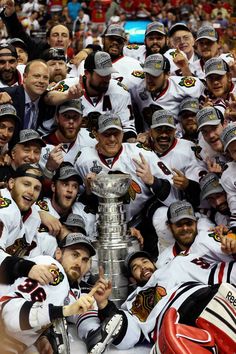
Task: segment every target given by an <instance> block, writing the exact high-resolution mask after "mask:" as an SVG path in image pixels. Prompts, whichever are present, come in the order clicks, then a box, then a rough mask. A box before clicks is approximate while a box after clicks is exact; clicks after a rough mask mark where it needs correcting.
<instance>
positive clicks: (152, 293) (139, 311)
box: [131, 286, 166, 322]
mask: <svg viewBox="0 0 236 354" xmlns="http://www.w3.org/2000/svg"><path fill="white" fill-rule="evenodd" d="M164 296H166V289H165V288H163V287H162V286H156V287H153V288H148V289H146V290H143V291H140V293H139V294H138V295H137V296H136V298H135V300H134V301H133V303H132V308H131V313H132V314H133V315H134V316H136V317H138V319H139V321H141V322H145V321H146V319H147V318H148V316H149V314H150V312H151V311H152V309H153V308H154V307H155V305H156V304H157V303H158V302H159V301H160V300H161V299H162V298H163V297H164Z"/></svg>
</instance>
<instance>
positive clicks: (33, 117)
mask: <svg viewBox="0 0 236 354" xmlns="http://www.w3.org/2000/svg"><path fill="white" fill-rule="evenodd" d="M48 84H49V70H48V66H47V65H46V63H45V62H44V61H42V60H33V61H31V62H29V63H28V64H27V65H26V67H25V71H24V74H23V84H22V85H20V86H13V87H4V88H2V89H0V92H4V94H3V95H2V96H1V97H0V104H2V103H12V104H13V106H14V107H15V109H16V111H17V115H18V116H19V118H20V120H21V129H35V130H36V129H39V127H40V126H42V122H43V121H44V120H45V117H49V116H50V114H49V111H48V110H47V108H48V107H47V106H46V105H45V103H44V100H43V97H44V94H45V93H46V90H47V87H48ZM6 93H7V94H8V95H9V96H8V95H7V94H6Z"/></svg>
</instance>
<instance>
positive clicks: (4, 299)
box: [0, 296, 15, 302]
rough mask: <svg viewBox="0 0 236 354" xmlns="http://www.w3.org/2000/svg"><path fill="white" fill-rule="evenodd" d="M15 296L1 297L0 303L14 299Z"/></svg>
mask: <svg viewBox="0 0 236 354" xmlns="http://www.w3.org/2000/svg"><path fill="white" fill-rule="evenodd" d="M14 298H15V296H1V297H0V302H5V301H8V300H10V299H14Z"/></svg>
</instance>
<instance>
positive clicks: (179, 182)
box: [172, 168, 189, 190]
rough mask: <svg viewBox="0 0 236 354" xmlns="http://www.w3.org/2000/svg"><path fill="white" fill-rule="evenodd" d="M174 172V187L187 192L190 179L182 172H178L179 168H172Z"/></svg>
mask: <svg viewBox="0 0 236 354" xmlns="http://www.w3.org/2000/svg"><path fill="white" fill-rule="evenodd" d="M172 171H173V172H174V175H173V178H172V179H173V184H174V186H175V187H176V188H177V189H180V190H185V189H186V188H187V187H188V185H189V180H188V178H187V177H185V175H184V173H183V172H181V171H180V170H177V168H172Z"/></svg>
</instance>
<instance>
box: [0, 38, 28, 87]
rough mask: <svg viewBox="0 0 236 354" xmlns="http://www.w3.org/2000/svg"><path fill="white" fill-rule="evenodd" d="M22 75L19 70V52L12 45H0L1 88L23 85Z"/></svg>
mask: <svg viewBox="0 0 236 354" xmlns="http://www.w3.org/2000/svg"><path fill="white" fill-rule="evenodd" d="M22 81H23V79H22V75H21V73H20V71H19V70H17V52H16V48H15V47H14V46H13V45H12V44H7V43H5V44H0V88H4V87H13V86H16V85H17V86H18V85H21V84H22Z"/></svg>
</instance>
